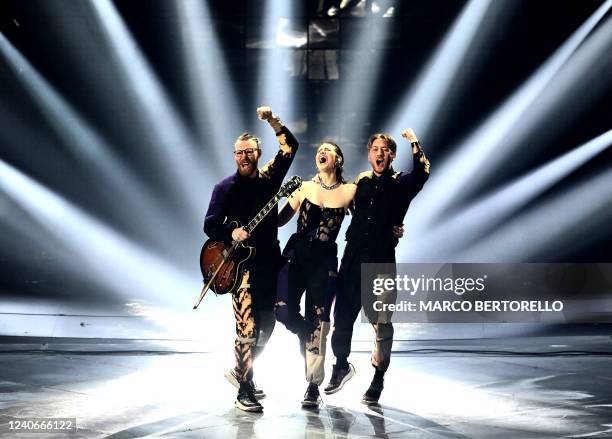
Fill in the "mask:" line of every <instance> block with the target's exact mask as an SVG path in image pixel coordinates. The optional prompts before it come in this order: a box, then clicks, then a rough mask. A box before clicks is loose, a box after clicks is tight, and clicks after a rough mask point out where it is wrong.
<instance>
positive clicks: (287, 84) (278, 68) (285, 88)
mask: <svg viewBox="0 0 612 439" xmlns="http://www.w3.org/2000/svg"><path fill="white" fill-rule="evenodd" d="M291 10H292V2H288V1H285V0H268V1H267V2H266V4H265V14H264V30H265V31H266V32H267V31H270V30H272V29H273V30H274V46H273V47H272V48H268V49H263V50H266V51H269V52H271V53H273V54H274V57H275V59H276V60H277V61H276V62H270V61H272V60H271V59H266V62H265V63H263V65H262V66H261V67H260V71H259V78H260V81H259V84H260V86H259V91H258V96H257V105H269V106H271V107H272V110H274V112H275V113H276V114H278V115H279V116H281V117H282V118H283V119H285V120H287V121H290V120H293V111H292V110H293V108H292V105H291V101H292V99H294V96H293V90H292V89H291V80H290V76H289V72H288V71H287V70H286V69H284V68H282V65H280V62H279V60H282V59H283V57H284V56H285V55H286V53H282V52H283V49H282V48H279V44H278V43H279V37H280V36H281V31H282V25H283V24H289V23H290V21H289V17H290V16H291Z"/></svg>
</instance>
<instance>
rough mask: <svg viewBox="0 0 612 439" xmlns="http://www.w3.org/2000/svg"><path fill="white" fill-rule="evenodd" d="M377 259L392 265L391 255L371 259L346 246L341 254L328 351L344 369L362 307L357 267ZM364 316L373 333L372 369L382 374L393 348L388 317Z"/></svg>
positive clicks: (392, 256)
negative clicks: (329, 350) (330, 351)
mask: <svg viewBox="0 0 612 439" xmlns="http://www.w3.org/2000/svg"><path fill="white" fill-rule="evenodd" d="M349 244H350V243H349ZM381 256H382V258H381ZM381 259H382V260H386V261H387V262H393V263H395V255H394V252H391V253H388V254H387V255H378V258H376V259H374V258H373V257H372V256H371V255H369V254H368V252H367V251H365V250H362V251H358V250H355V249H351V247H350V245H349V246H347V250H346V251H345V256H344V258H343V259H342V265H341V266H340V272H339V277H338V289H337V292H336V303H335V305H334V328H333V333H332V337H331V344H332V350H333V352H334V356H335V357H336V359H337V362H336V364H337V365H339V366H346V363H347V359H348V357H349V355H350V353H351V342H352V339H353V325H354V323H355V320H356V319H357V317H358V316H359V312H360V311H361V308H362V306H363V305H365V304H362V297H361V264H362V263H368V262H374V261H376V262H381ZM390 300H392V301H393V302H394V301H395V296H394V295H392V296H390ZM366 316H367V317H368V320H369V321H370V323H371V324H372V327H373V329H374V332H375V333H376V338H375V342H374V349H373V351H372V358H371V362H372V366H374V367H375V368H376V370H380V371H382V372H384V371H386V370H387V369H388V367H389V363H390V361H391V348H392V346H393V324H392V323H391V314H390V313H387V315H386V316H385V318H384V319H380V315H377V316H375V317H374V316H372V315H371V314H369V313H367V312H366Z"/></svg>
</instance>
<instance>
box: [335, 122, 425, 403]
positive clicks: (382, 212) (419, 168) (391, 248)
mask: <svg viewBox="0 0 612 439" xmlns="http://www.w3.org/2000/svg"><path fill="white" fill-rule="evenodd" d="M402 136H403V137H404V138H405V139H406V140H408V141H409V142H410V144H411V148H412V155H413V163H414V169H413V170H412V172H395V171H394V170H393V168H392V167H391V163H392V162H393V159H394V158H395V154H396V150H397V145H396V143H395V140H394V139H393V137H391V136H390V135H388V134H374V135H373V136H371V137H370V140H369V141H368V161H369V163H370V165H371V166H372V170H371V171H368V172H363V173H361V174H360V175H359V176H358V177H357V179H356V181H355V184H357V192H356V194H355V199H354V213H353V219H352V221H351V224H350V226H349V228H348V230H347V232H346V240H347V244H346V248H345V250H344V256H343V258H342V263H341V266H340V274H339V277H340V288H339V291H338V294H337V296H336V305H335V308H334V332H333V334H332V349H333V351H334V355H335V356H336V364H335V365H334V369H333V372H332V376H331V379H330V381H329V384H328V386H327V387H326V388H325V390H324V391H325V393H327V394H331V393H335V392H337V391H339V390H340V389H341V388H342V386H344V384H345V383H346V382H347V381H348V380H349V379H350V378H351V377H352V376H353V375H354V374H355V369H354V367H353V365H352V364H350V363H349V362H348V356H349V354H350V352H351V339H352V336H353V324H354V322H355V319H356V318H357V316H358V315H359V311H360V309H361V306H362V303H361V287H360V284H361V264H364V263H392V264H395V247H396V246H397V243H398V239H397V237H396V234H394V233H393V229H394V226H398V225H400V224H402V222H403V218H404V216H405V215H406V212H407V211H408V207H409V206H410V202H411V201H412V199H413V198H414V197H415V196H416V195H417V194H418V193H419V191H420V190H421V189H422V188H423V185H424V184H425V182H426V181H427V179H428V178H429V161H428V160H427V157H425V154H423V150H422V149H421V145H420V144H419V141H418V139H417V137H416V136H415V134H414V132H413V131H412V130H411V129H407V130H404V131H403V132H402ZM366 314H367V313H366ZM368 318H369V320H370V323H372V325H373V327H374V330H375V332H376V341H375V345H374V351H373V352H372V366H373V367H374V369H375V373H374V379H373V380H372V383H371V385H370V387H369V389H368V390H367V391H366V393H365V394H364V395H363V401H362V402H364V403H366V404H374V403H377V402H378V399H379V398H380V394H381V392H382V389H383V379H384V374H385V372H386V370H387V368H388V367H389V362H390V359H391V346H392V344H393V325H392V324H391V316H390V315H386V316H384V318H382V319H381V316H380V315H378V316H377V318H376V319H373V318H372V317H371V316H370V315H368Z"/></svg>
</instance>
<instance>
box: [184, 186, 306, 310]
mask: <svg viewBox="0 0 612 439" xmlns="http://www.w3.org/2000/svg"><path fill="white" fill-rule="evenodd" d="M301 184H302V179H301V178H300V177H298V176H294V177H291V178H290V179H289V180H288V181H287V182H286V183H285V184H283V185H282V186H281V188H280V189H279V190H278V192H277V193H276V195H274V196H273V197H272V199H271V200H270V201H268V203H267V204H266V205H265V206H264V207H263V208H262V209H261V210H260V211H259V213H258V214H257V215H255V217H254V218H253V219H252V220H251V221H250V222H249V223H248V224H247V225H246V226H245V227H244V230H245V231H246V232H247V233H252V232H253V230H254V229H255V228H256V227H257V225H258V224H259V223H260V222H261V221H262V220H263V219H264V218H265V217H266V215H268V214H269V213H270V212H271V211H272V209H274V208H275V207H276V205H277V204H278V202H279V201H280V199H281V198H282V197H288V196H289V195H291V194H292V193H293V192H294V191H295V190H296V189H297V188H299V187H300V186H301ZM229 227H230V228H231V229H232V230H233V229H235V228H237V227H240V224H238V222H236V221H232V222H231V223H229ZM245 242H246V241H242V242H238V241H232V243H231V244H228V243H226V242H222V241H213V240H212V239H209V240H207V241H206V242H205V243H204V245H203V246H202V251H201V252H200V269H201V270H202V276H203V277H204V287H203V288H202V292H201V293H200V296H199V297H198V300H197V301H196V303H195V305H194V307H193V309H196V308H197V307H198V305H199V304H200V302H201V301H202V299H203V298H204V295H205V294H206V292H207V291H208V290H209V289H212V290H213V291H214V293H215V294H228V293H234V292H235V291H236V290H237V289H238V287H239V286H240V281H241V280H242V272H243V266H244V263H245V262H246V261H248V260H249V259H251V258H252V257H253V256H255V247H251V246H249V245H247V244H246V243H245Z"/></svg>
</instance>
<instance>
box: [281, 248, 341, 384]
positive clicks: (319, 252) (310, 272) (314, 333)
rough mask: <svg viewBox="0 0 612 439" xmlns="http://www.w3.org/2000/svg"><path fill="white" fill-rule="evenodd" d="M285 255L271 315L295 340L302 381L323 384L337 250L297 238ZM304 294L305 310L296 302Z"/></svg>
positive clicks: (298, 301) (335, 276)
mask: <svg viewBox="0 0 612 439" xmlns="http://www.w3.org/2000/svg"><path fill="white" fill-rule="evenodd" d="M298 238H299V239H297V240H296V239H294V240H293V241H290V243H291V248H290V249H289V251H287V249H286V251H285V253H284V254H285V255H286V256H287V262H286V264H285V265H284V266H283V268H281V271H280V273H279V280H278V295H277V298H276V306H275V314H276V318H277V320H278V321H279V322H281V323H283V324H284V325H285V326H286V327H287V329H288V330H289V331H291V332H293V333H294V334H297V336H298V337H299V340H300V343H301V347H302V349H303V353H304V358H305V361H306V365H305V366H306V380H307V381H308V382H313V383H315V384H317V385H319V384H321V383H322V382H323V378H324V369H323V366H324V363H325V346H326V342H327V334H328V332H329V328H330V323H329V314H330V307H331V301H332V299H333V296H334V294H335V282H336V279H337V264H338V260H337V257H336V253H337V246H336V244H335V243H333V242H322V241H317V240H311V239H310V238H308V237H298ZM304 293H306V300H305V304H306V309H305V310H304V315H302V314H301V312H300V311H301V310H300V301H301V300H302V296H303V295H304Z"/></svg>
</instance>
